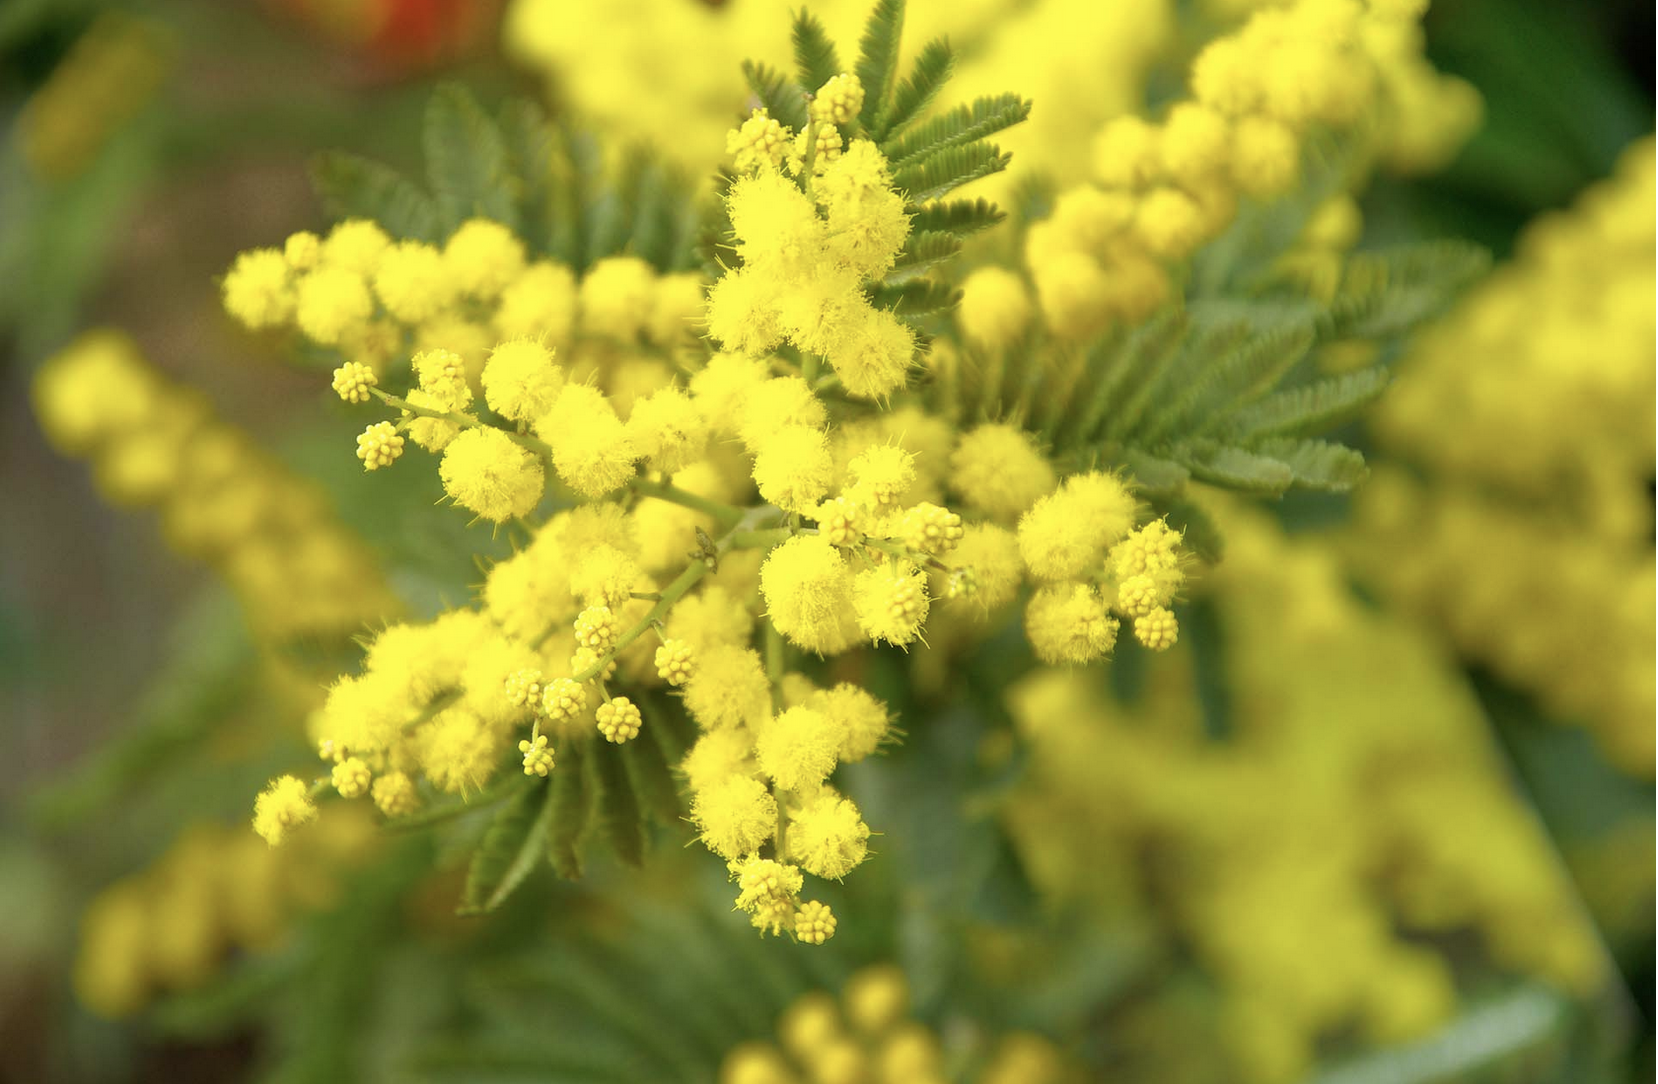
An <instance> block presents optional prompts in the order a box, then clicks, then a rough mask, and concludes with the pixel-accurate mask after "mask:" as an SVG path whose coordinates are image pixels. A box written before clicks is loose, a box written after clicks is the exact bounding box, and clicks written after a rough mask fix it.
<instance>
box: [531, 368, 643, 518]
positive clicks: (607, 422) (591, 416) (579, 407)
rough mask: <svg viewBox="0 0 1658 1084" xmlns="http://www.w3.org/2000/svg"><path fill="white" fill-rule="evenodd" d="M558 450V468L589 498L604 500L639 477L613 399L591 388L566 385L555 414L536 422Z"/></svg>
mask: <svg viewBox="0 0 1658 1084" xmlns="http://www.w3.org/2000/svg"><path fill="white" fill-rule="evenodd" d="M536 432H537V433H538V434H539V435H540V436H541V438H542V439H543V440H545V441H546V442H547V443H548V444H551V445H552V447H553V469H554V470H556V471H557V472H558V476H559V477H560V478H562V479H564V482H565V484H566V485H568V486H569V487H570V488H571V489H573V490H575V491H576V492H577V493H580V494H581V495H582V496H584V497H602V496H604V495H605V494H607V493H611V492H613V491H615V490H617V489H619V488H621V487H622V486H624V485H626V484H627V483H628V482H629V481H630V480H631V479H632V478H633V476H634V474H635V473H636V470H635V468H634V458H635V455H634V448H633V442H632V441H631V440H629V439H628V436H627V432H626V428H625V427H624V426H623V425H622V420H621V419H620V418H618V417H617V416H616V409H615V408H614V407H613V406H611V405H610V400H609V399H607V398H605V396H604V394H603V393H602V392H600V391H599V390H598V389H597V388H595V387H593V386H591V385H589V384H566V385H565V386H564V390H563V391H561V392H559V396H558V400H557V401H556V402H555V403H554V404H553V409H552V410H550V411H548V412H547V413H546V414H545V415H544V416H543V417H542V418H541V419H540V420H538V421H537V422H536Z"/></svg>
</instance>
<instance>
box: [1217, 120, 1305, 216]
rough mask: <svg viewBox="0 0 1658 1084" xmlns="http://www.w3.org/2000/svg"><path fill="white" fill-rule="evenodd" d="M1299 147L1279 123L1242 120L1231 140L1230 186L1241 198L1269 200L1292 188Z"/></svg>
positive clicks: (1298, 170)
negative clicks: (1241, 193)
mask: <svg viewBox="0 0 1658 1084" xmlns="http://www.w3.org/2000/svg"><path fill="white" fill-rule="evenodd" d="M1300 173H1301V144H1300V142H1299V141H1298V140H1297V139H1296V137H1295V130H1294V129H1292V128H1290V127H1289V125H1287V124H1284V123H1283V122H1282V121H1276V120H1270V119H1268V118H1266V117H1245V118H1244V119H1243V120H1240V121H1239V122H1238V125H1237V128H1236V129H1235V131H1234V132H1233V137H1232V182H1233V183H1234V184H1236V185H1237V186H1238V189H1239V191H1241V192H1243V193H1244V195H1247V196H1253V197H1254V198H1255V199H1271V198H1272V197H1274V196H1279V195H1282V194H1283V193H1285V192H1287V191H1289V190H1290V189H1291V188H1292V187H1294V185H1295V181H1296V178H1297V177H1298V176H1300Z"/></svg>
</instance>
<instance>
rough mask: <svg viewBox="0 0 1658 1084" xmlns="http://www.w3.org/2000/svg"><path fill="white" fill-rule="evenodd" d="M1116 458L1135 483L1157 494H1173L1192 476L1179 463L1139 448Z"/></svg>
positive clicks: (1128, 450)
mask: <svg viewBox="0 0 1658 1084" xmlns="http://www.w3.org/2000/svg"><path fill="white" fill-rule="evenodd" d="M1118 458H1119V460H1120V461H1121V463H1122V465H1123V466H1125V467H1127V468H1128V471H1129V473H1130V474H1132V475H1134V480H1135V481H1137V482H1139V483H1140V485H1141V486H1143V487H1145V488H1146V489H1148V490H1152V491H1154V492H1158V493H1172V492H1175V491H1177V490H1179V489H1180V488H1181V487H1182V486H1184V485H1185V484H1186V482H1187V481H1188V480H1189V479H1190V478H1191V476H1192V474H1191V472H1190V471H1188V470H1187V469H1186V468H1185V467H1183V466H1181V465H1180V464H1179V463H1176V462H1174V461H1173V460H1169V459H1163V458H1160V457H1159V456H1155V455H1152V454H1151V453H1150V452H1147V451H1142V450H1141V449H1139V448H1126V449H1124V450H1123V453H1122V455H1120V456H1119V457H1118Z"/></svg>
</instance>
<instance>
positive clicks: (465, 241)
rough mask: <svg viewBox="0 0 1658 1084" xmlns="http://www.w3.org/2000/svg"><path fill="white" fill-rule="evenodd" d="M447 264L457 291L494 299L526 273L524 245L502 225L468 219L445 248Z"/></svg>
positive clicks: (444, 261) (477, 219) (470, 295)
mask: <svg viewBox="0 0 1658 1084" xmlns="http://www.w3.org/2000/svg"><path fill="white" fill-rule="evenodd" d="M443 264H444V267H446V268H447V269H448V272H449V278H450V281H451V282H452V283H453V284H454V287H455V289H457V290H458V291H460V292H461V293H463V294H465V295H467V296H468V297H476V298H480V299H484V300H492V299H494V298H496V297H499V296H500V295H501V291H503V290H505V289H506V288H507V287H508V286H509V285H510V284H511V283H512V282H513V280H515V279H517V278H518V276H519V275H521V274H523V273H524V242H522V241H520V240H519V239H518V238H516V237H514V236H513V233H512V231H511V230H509V229H507V228H506V227H505V226H503V225H501V223H499V222H491V221H490V220H489V219H487V218H473V219H468V220H467V221H465V222H463V223H461V225H460V228H459V229H457V230H456V231H455V232H454V233H453V234H451V235H450V237H449V243H448V244H446V245H444V246H443Z"/></svg>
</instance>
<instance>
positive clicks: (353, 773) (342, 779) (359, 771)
mask: <svg viewBox="0 0 1658 1084" xmlns="http://www.w3.org/2000/svg"><path fill="white" fill-rule="evenodd" d="M373 779H374V773H373V772H371V771H369V768H368V765H367V764H365V763H364V762H363V760H362V759H361V758H360V757H347V758H346V759H344V760H342V761H340V762H339V763H338V764H336V765H334V768H333V771H332V772H330V773H329V782H331V783H333V784H334V789H335V790H336V791H338V792H339V794H340V797H341V798H361V797H362V796H363V795H365V794H367V793H368V788H369V783H370V782H372V780H373Z"/></svg>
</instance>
